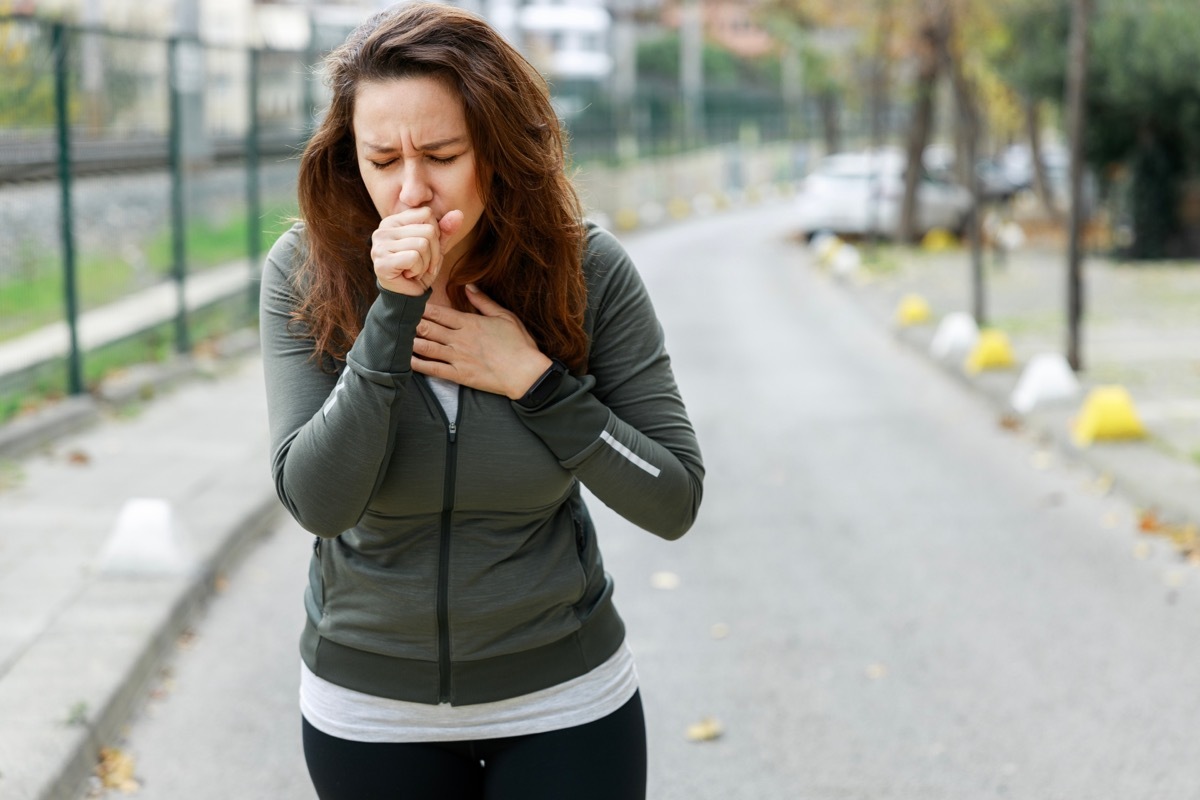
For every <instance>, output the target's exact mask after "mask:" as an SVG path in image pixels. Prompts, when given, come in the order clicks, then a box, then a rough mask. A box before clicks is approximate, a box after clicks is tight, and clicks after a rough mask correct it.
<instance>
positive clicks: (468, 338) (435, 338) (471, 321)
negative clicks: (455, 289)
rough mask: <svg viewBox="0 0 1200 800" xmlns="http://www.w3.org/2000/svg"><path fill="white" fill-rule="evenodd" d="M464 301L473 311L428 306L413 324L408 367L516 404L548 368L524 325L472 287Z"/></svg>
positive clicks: (547, 360)
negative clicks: (414, 330) (419, 319)
mask: <svg viewBox="0 0 1200 800" xmlns="http://www.w3.org/2000/svg"><path fill="white" fill-rule="evenodd" d="M467 298H468V299H469V300H470V301H471V304H472V305H474V306H475V308H476V309H477V310H478V311H479V313H478V314H470V313H463V312H461V311H456V310H454V309H453V308H450V307H448V306H443V305H435V304H433V303H430V304H429V305H427V306H426V307H425V314H424V316H423V318H422V320H421V322H420V323H418V324H417V331H416V333H417V335H416V339H415V340H414V341H413V359H412V368H413V370H414V371H416V372H420V373H422V374H424V375H432V376H433V377H435V378H444V379H446V380H451V381H454V382H455V383H459V384H462V385H463V386H469V387H471V388H472V389H478V390H480V391H484V392H492V393H493V394H501V395H504V396H505V397H508V398H509V399H510V400H516V399H518V398H520V397H521V396H522V395H524V394H525V392H526V391H528V389H529V387H530V386H532V385H533V383H534V381H536V380H537V379H538V378H539V377H540V376H541V374H542V373H543V372H545V371H546V369H547V368H548V367H549V366H550V359H549V357H547V356H546V355H545V354H544V353H542V352H541V350H539V349H538V346H537V343H536V342H534V340H533V337H532V336H530V335H529V332H528V331H526V330H525V326H524V325H523V324H522V323H521V321H520V320H519V319H517V318H516V316H514V315H513V314H512V313H511V312H510V311H508V310H506V309H505V308H503V307H502V306H500V305H499V304H498V303H496V302H495V301H493V300H492V299H491V298H490V297H488V296H487V295H485V294H484V293H483V292H481V291H479V290H478V289H476V288H475V287H474V286H468V287H467Z"/></svg>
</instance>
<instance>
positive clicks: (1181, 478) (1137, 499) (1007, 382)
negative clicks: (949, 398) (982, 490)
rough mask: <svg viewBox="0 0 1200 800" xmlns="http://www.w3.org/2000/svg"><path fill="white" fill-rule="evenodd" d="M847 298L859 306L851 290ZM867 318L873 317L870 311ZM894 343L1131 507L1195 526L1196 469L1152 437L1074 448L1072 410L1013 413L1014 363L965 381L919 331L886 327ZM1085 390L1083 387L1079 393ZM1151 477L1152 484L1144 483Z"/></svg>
mask: <svg viewBox="0 0 1200 800" xmlns="http://www.w3.org/2000/svg"><path fill="white" fill-rule="evenodd" d="M850 294H851V295H852V296H853V297H855V299H856V300H857V301H859V303H860V306H862V307H864V308H865V307H866V305H867V304H865V303H862V302H861V298H859V297H858V296H857V295H856V294H855V293H854V292H853V291H852V290H851V291H850ZM867 310H868V313H870V315H871V316H872V318H874V317H875V314H874V312H873V310H872V309H869V308H868V309H867ZM891 330H892V333H893V334H894V337H895V339H896V341H898V342H900V343H902V344H904V345H905V346H907V347H909V348H910V349H912V350H913V351H915V352H917V353H918V355H920V356H921V357H923V358H924V359H925V360H926V361H927V362H929V363H931V364H933V365H934V366H936V367H938V368H939V369H940V370H941V371H942V372H943V373H945V374H947V375H950V376H952V377H954V378H956V379H957V380H958V381H959V382H960V383H961V384H962V385H964V386H966V387H968V388H969V389H971V390H972V391H973V392H974V393H976V394H978V395H980V396H981V397H983V398H984V399H986V400H987V401H988V402H989V403H990V404H991V405H992V407H993V408H994V409H995V410H996V411H997V413H998V414H1001V415H1007V416H1010V417H1012V418H1013V419H1016V420H1019V421H1020V423H1021V425H1022V427H1023V428H1025V430H1027V431H1028V432H1029V433H1031V434H1032V435H1033V436H1035V437H1036V438H1037V439H1038V440H1040V441H1042V442H1045V443H1048V444H1052V445H1053V446H1054V449H1055V450H1056V451H1057V452H1058V453H1059V455H1060V456H1062V457H1063V458H1064V459H1065V460H1067V461H1070V462H1073V463H1076V464H1081V465H1084V466H1086V467H1089V468H1090V469H1092V470H1094V471H1096V472H1098V473H1100V474H1101V475H1108V476H1111V477H1112V479H1113V488H1114V489H1115V490H1117V491H1119V492H1120V493H1121V494H1123V495H1124V496H1125V497H1126V498H1127V499H1128V500H1130V501H1132V502H1133V504H1134V505H1138V506H1142V507H1145V508H1156V509H1162V510H1164V511H1167V512H1168V513H1170V514H1172V515H1180V516H1184V517H1187V518H1188V519H1191V520H1200V467H1197V466H1196V465H1194V464H1192V463H1190V462H1187V461H1183V460H1182V459H1180V458H1178V457H1177V456H1175V455H1172V454H1171V453H1170V452H1168V446H1167V445H1166V444H1165V443H1163V442H1162V440H1160V439H1156V438H1155V437H1154V435H1153V434H1151V437H1150V438H1149V439H1147V440H1143V441H1130V442H1109V443H1104V444H1099V445H1092V446H1090V447H1085V448H1081V447H1078V446H1077V445H1076V444H1075V443H1074V442H1073V441H1072V440H1071V436H1070V430H1069V422H1070V420H1071V418H1072V417H1073V416H1074V413H1075V409H1074V407H1073V406H1067V405H1065V404H1063V403H1054V404H1050V405H1048V406H1047V407H1046V408H1043V409H1040V410H1039V409H1035V410H1034V411H1031V412H1029V413H1027V414H1021V413H1019V412H1017V411H1015V410H1014V409H1013V408H1012V406H1011V405H1010V403H1009V397H1010V396H1011V394H1012V391H1013V389H1014V388H1015V387H1016V382H1017V379H1018V377H1019V371H1020V369H1021V368H1022V367H1023V366H1024V363H1025V362H1023V361H1020V362H1018V364H1017V366H1016V367H1014V368H1012V369H1007V370H1002V371H994V372H988V371H984V372H982V373H980V374H979V375H977V376H970V375H967V374H966V373H965V372H964V371H963V370H961V369H956V368H955V367H954V365H953V364H948V363H946V362H944V361H940V360H938V359H936V358H933V357H932V356H930V354H929V344H930V341H931V340H932V336H931V334H930V332H929V331H928V330H926V329H925V328H897V327H895V326H891ZM1088 388H1090V387H1089V386H1088V385H1087V384H1086V383H1084V385H1083V389H1084V390H1085V391H1084V392H1082V393H1081V398H1080V399H1082V395H1083V394H1086V390H1087V389H1088ZM1149 476H1153V478H1151V477H1149Z"/></svg>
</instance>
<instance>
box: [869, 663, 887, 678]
mask: <svg viewBox="0 0 1200 800" xmlns="http://www.w3.org/2000/svg"><path fill="white" fill-rule="evenodd" d="M867 677H868V678H870V679H871V680H873V681H877V680H881V679H883V678H886V677H887V667H885V666H884V665H883V664H871V665H870V666H868V667H867Z"/></svg>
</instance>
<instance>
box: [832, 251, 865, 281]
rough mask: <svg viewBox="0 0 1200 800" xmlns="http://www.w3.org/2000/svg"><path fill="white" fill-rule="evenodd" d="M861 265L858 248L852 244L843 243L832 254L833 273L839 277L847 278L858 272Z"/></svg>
mask: <svg viewBox="0 0 1200 800" xmlns="http://www.w3.org/2000/svg"><path fill="white" fill-rule="evenodd" d="M861 266H862V256H861V255H860V254H859V252H858V248H857V247H855V246H854V245H852V244H843V245H842V246H841V247H839V248H838V249H837V250H836V251H835V252H834V254H833V263H832V268H833V274H834V275H836V276H838V277H839V278H848V277H850V276H851V275H853V274H854V273H856V272H858V269H859V267H861Z"/></svg>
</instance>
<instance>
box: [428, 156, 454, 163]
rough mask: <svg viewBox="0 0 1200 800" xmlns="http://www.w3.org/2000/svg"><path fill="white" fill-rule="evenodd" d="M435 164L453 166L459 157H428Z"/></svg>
mask: <svg viewBox="0 0 1200 800" xmlns="http://www.w3.org/2000/svg"><path fill="white" fill-rule="evenodd" d="M427 158H428V159H429V160H430V161H432V162H433V163H435V164H453V163H454V161H455V160H456V159H457V158H458V156H456V155H454V156H427Z"/></svg>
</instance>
